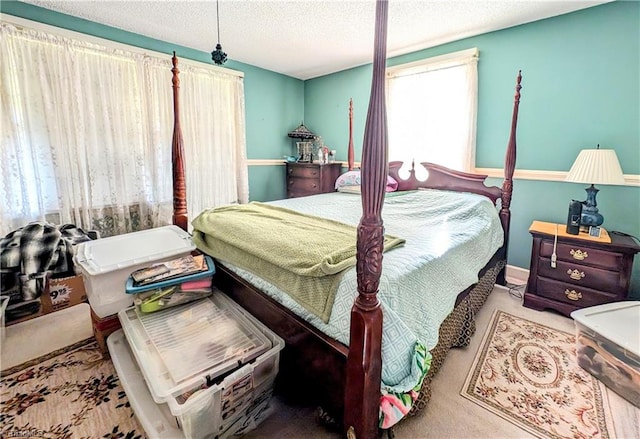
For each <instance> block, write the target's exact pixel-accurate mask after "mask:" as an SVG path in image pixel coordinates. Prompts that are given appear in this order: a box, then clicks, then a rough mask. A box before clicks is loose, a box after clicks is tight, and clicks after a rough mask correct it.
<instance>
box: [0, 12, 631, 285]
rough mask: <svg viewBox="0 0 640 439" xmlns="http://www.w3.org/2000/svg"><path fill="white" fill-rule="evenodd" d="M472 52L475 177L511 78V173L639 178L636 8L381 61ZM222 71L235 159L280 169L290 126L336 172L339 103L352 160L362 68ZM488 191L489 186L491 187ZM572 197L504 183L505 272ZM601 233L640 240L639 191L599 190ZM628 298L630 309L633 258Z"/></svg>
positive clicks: (279, 186) (503, 132)
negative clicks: (611, 156)
mask: <svg viewBox="0 0 640 439" xmlns="http://www.w3.org/2000/svg"><path fill="white" fill-rule="evenodd" d="M0 11H1V12H3V13H7V14H11V15H16V16H20V17H23V18H27V19H30V20H35V21H40V22H43V23H47V24H51V25H54V26H59V27H62V28H67V29H70V30H74V31H77V32H82V33H86V34H90V35H94V36H97V37H101V38H106V39H109V40H114V41H118V42H121V43H124V44H129V45H133V46H138V47H142V48H146V49H149V50H154V51H157V52H164V53H167V54H170V53H171V52H172V51H173V50H175V51H176V52H177V54H178V56H180V57H183V58H189V59H193V60H197V61H202V62H206V63H208V62H210V57H209V54H208V53H205V52H200V51H195V50H193V49H189V48H185V47H178V46H175V45H172V44H169V43H166V42H162V41H158V40H154V39H150V38H146V37H142V36H140V35H136V34H132V33H129V32H125V31H122V30H118V29H115V28H112V27H108V26H103V25H99V24H96V23H92V22H89V21H86V20H82V19H78V18H74V17H70V16H67V15H64V14H58V13H55V12H52V11H48V10H46V9H42V8H39V7H36V6H32V5H29V4H25V3H20V2H13V1H2V2H0ZM470 47H478V49H479V50H480V62H479V64H478V75H479V108H478V139H477V153H476V154H477V160H476V165H477V166H478V167H493V168H497V167H502V161H503V157H504V149H505V146H506V144H507V139H508V135H509V127H510V120H511V110H512V100H513V86H514V81H515V76H516V73H517V71H518V69H522V72H523V83H522V84H523V89H522V101H521V106H520V120H519V125H518V161H517V168H518V169H525V170H549V171H567V170H568V169H569V168H570V166H571V163H572V162H573V160H574V159H575V157H576V156H577V154H578V152H579V150H580V149H583V148H590V147H594V146H595V144H597V143H599V144H600V145H601V146H602V147H604V148H614V149H615V150H616V152H617V154H618V157H619V158H620V162H621V164H622V168H623V171H624V172H625V173H626V174H640V108H639V107H640V104H639V101H640V79H639V78H640V3H638V2H623V1H616V2H613V3H608V4H605V5H601V6H597V7H593V8H589V9H585V10H582V11H578V12H574V13H571V14H567V15H563V16H559V17H554V18H550V19H546V20H541V21H538V22H534V23H530V24H526V25H522V26H517V27H514V28H510V29H506V30H502V31H498V32H492V33H488V34H484V35H480V36H477V37H473V38H467V39H464V40H460V41H456V42H453V43H449V44H445V45H441V46H438V47H435V48H431V49H427V50H423V51H419V52H414V53H411V54H408V55H404V56H401V57H396V58H393V59H390V60H389V65H396V64H400V63H404V62H409V61H414V60H418V59H423V58H427V57H431V56H436V55H440V54H443V53H449V52H452V51H456V50H462V49H467V48H470ZM229 55H230V57H231V59H230V60H229V61H228V63H227V64H226V65H225V67H227V68H231V69H235V70H240V71H242V72H244V74H245V108H246V132H247V156H248V158H249V159H280V158H281V157H282V156H283V155H289V154H290V153H291V150H292V143H291V141H290V139H289V138H288V137H287V136H286V133H287V132H289V131H290V130H292V129H293V128H295V127H296V126H297V125H298V124H299V123H300V121H301V120H304V122H305V125H306V126H307V127H309V129H311V130H312V131H313V132H315V133H317V134H319V135H321V136H322V137H323V138H324V141H325V143H326V144H327V145H328V146H329V147H330V148H331V149H335V150H337V152H338V156H337V159H338V160H346V148H347V142H348V118H347V115H348V105H349V98H353V102H354V144H355V146H356V159H359V157H360V151H361V146H362V135H363V131H364V123H365V119H366V113H367V107H368V103H369V91H370V86H371V66H370V65H366V66H362V67H357V68H354V69H349V70H346V71H343V72H338V73H335V74H332V75H327V76H323V77H320V78H315V79H312V80H308V81H300V80H297V79H295V78H291V77H287V76H284V75H280V74H277V73H273V72H270V71H267V70H264V69H260V68H257V67H254V66H250V65H247V64H243V63H239V62H235V61H233V59H232V58H233V54H229ZM490 183H491V184H500V181H499V180H497V179H493V180H491V181H490ZM584 186H585V185H580V184H572V183H554V182H545V181H528V180H516V181H515V184H514V198H513V202H512V212H513V219H512V231H511V243H510V248H509V254H510V260H509V262H510V263H511V264H513V265H516V266H519V267H524V268H528V267H529V258H530V252H531V239H530V236H529V234H528V228H529V225H530V224H531V222H532V221H533V220H534V219H538V220H543V221H552V222H558V223H563V222H564V221H565V220H566V214H567V208H568V203H569V200H571V199H584V198H585V193H584ZM249 187H250V197H251V199H253V200H264V201H266V200H272V199H277V198H282V197H284V187H285V184H284V171H283V168H282V166H250V167H249ZM599 188H600V193H599V194H598V207H599V208H600V210H601V212H602V213H603V214H604V216H605V223H604V227H605V228H607V229H608V230H620V231H624V232H626V233H630V234H633V235H635V236H640V188H638V187H620V186H601V187H599ZM632 292H633V293H632V294H633V296H634V297H636V298H640V256H639V257H638V258H636V263H635V265H634V273H633V280H632Z"/></svg>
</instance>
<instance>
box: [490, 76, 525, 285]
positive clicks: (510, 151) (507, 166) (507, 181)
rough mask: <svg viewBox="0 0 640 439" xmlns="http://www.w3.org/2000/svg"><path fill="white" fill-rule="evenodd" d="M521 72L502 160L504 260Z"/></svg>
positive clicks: (501, 277)
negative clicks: (505, 150) (507, 140)
mask: <svg viewBox="0 0 640 439" xmlns="http://www.w3.org/2000/svg"><path fill="white" fill-rule="evenodd" d="M521 81H522V71H521V70H518V76H517V77H516V92H515V95H514V99H513V115H512V116H511V133H510V135H509V144H508V145H507V152H506V154H505V158H504V182H503V183H502V197H501V200H500V201H501V203H500V205H501V206H500V222H501V223H502V230H503V231H504V243H503V245H502V248H503V249H504V256H503V257H504V259H505V261H506V260H507V252H508V249H509V228H510V224H511V195H512V193H513V173H514V171H515V168H516V127H517V125H518V107H519V106H520V89H522V86H521V85H520V82H521ZM496 282H497V283H499V284H500V285H505V284H506V279H505V271H504V269H502V270H501V271H500V273H499V274H498V279H497V281H496Z"/></svg>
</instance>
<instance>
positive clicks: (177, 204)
mask: <svg viewBox="0 0 640 439" xmlns="http://www.w3.org/2000/svg"><path fill="white" fill-rule="evenodd" d="M171 62H172V64H173V67H172V69H171V72H172V73H173V78H172V80H171V82H172V83H173V140H172V142H171V166H172V171H173V224H175V225H176V226H178V227H180V228H181V229H183V230H184V231H188V224H187V222H188V219H187V185H186V179H185V175H184V145H183V143H182V128H181V127H180V99H179V90H180V78H179V77H178V75H179V74H180V70H178V58H177V57H176V52H175V51H174V52H173V57H172V58H171Z"/></svg>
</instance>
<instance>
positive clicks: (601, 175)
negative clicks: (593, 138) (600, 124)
mask: <svg viewBox="0 0 640 439" xmlns="http://www.w3.org/2000/svg"><path fill="white" fill-rule="evenodd" d="M565 180H566V181H570V182H573V183H587V184H590V185H591V186H589V187H588V188H586V189H585V191H587V200H586V201H583V202H582V205H583V207H582V216H581V218H580V225H581V226H585V227H587V228H588V227H589V226H596V227H597V226H600V225H601V224H602V223H603V222H604V217H603V216H602V215H601V214H600V213H599V212H598V207H597V203H596V194H597V193H598V189H596V187H595V186H594V184H614V185H624V175H623V174H622V169H621V168H620V162H619V161H618V156H617V155H616V152H615V151H614V150H613V149H600V145H598V146H597V148H596V149H583V150H582V151H580V154H578V158H576V161H575V162H574V163H573V166H571V169H570V170H569V173H568V174H567V177H566V179H565Z"/></svg>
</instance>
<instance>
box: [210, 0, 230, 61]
mask: <svg viewBox="0 0 640 439" xmlns="http://www.w3.org/2000/svg"><path fill="white" fill-rule="evenodd" d="M216 21H217V23H218V43H217V44H216V50H214V51H213V52H211V59H212V60H213V62H214V63H216V64H218V65H222V64H224V63H225V62H227V54H226V53H224V52H223V51H222V45H221V44H220V8H219V5H218V0H216Z"/></svg>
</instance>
